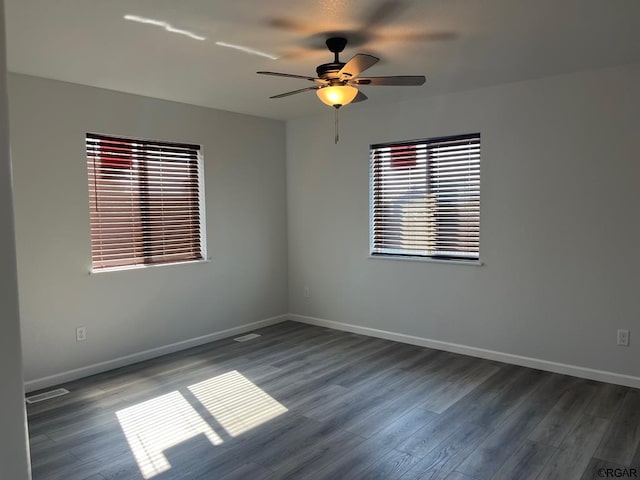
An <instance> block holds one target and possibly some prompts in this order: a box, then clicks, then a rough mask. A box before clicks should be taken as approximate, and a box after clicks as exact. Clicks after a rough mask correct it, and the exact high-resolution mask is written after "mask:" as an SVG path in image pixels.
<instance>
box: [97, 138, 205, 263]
mask: <svg viewBox="0 0 640 480" xmlns="http://www.w3.org/2000/svg"><path fill="white" fill-rule="evenodd" d="M86 152H87V169H88V178H89V204H90V218H91V257H92V266H93V269H94V270H99V269H104V268H110V267H122V266H134V265H148V264H162V263H173V262H182V261H190V260H199V259H202V258H203V257H204V252H203V242H202V230H203V227H202V221H203V218H202V215H201V204H202V201H201V196H202V195H201V191H202V186H201V182H200V177H201V172H200V169H201V161H200V147H199V146H198V145H188V144H178V143H165V142H156V141H151V140H137V139H127V138H118V137H109V136H105V135H97V134H92V133H90V134H87V136H86Z"/></svg>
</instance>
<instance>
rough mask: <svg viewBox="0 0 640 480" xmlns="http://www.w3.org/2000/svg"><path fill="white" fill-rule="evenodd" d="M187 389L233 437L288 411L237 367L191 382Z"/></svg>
mask: <svg viewBox="0 0 640 480" xmlns="http://www.w3.org/2000/svg"><path fill="white" fill-rule="evenodd" d="M189 390H190V391H191V393H193V395H194V396H195V397H196V398H197V399H198V400H199V401H200V403H202V405H204V406H205V407H206V409H207V410H208V411H209V413H211V415H212V416H213V417H214V418H215V419H216V421H217V422H218V423H219V424H220V425H221V426H222V428H224V429H225V430H226V432H227V433H228V434H229V435H231V436H232V437H236V436H238V435H241V434H242V433H244V432H246V431H248V430H251V429H252V428H255V427H257V426H259V425H262V424H263V423H265V422H267V421H269V420H271V419H273V418H275V417H277V416H279V415H282V414H283V413H285V412H286V411H287V408H286V407H285V406H284V405H282V404H281V403H279V402H277V401H276V400H274V399H273V398H272V397H270V396H269V395H268V394H267V393H266V392H265V391H264V390H262V389H261V388H260V387H258V386H256V385H255V384H254V383H252V382H251V381H250V380H249V379H247V378H246V377H245V376H243V375H242V374H241V373H240V372H238V371H236V370H233V371H231V372H228V373H225V374H223V375H218V376H217V377H213V378H210V379H209V380H205V381H203V382H200V383H197V384H195V385H192V386H190V387H189Z"/></svg>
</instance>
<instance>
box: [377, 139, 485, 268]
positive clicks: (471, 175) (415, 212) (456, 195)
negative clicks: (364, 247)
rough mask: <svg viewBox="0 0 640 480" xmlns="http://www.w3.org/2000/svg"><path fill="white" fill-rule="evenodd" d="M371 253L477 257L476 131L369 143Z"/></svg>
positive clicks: (442, 257) (473, 258) (478, 158)
mask: <svg viewBox="0 0 640 480" xmlns="http://www.w3.org/2000/svg"><path fill="white" fill-rule="evenodd" d="M370 182H371V190H370V194H371V205H370V208H371V213H370V215H371V216H370V222H371V234H370V237H371V255H373V256H376V255H384V256H389V255H393V256H399V257H401V256H404V257H430V258H437V259H451V260H478V259H479V246H480V134H479V133H477V134H471V135H461V136H456V137H445V138H434V139H429V140H417V141H409V142H400V143H387V144H380V145H372V146H371V149H370Z"/></svg>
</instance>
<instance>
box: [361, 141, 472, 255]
mask: <svg viewBox="0 0 640 480" xmlns="http://www.w3.org/2000/svg"><path fill="white" fill-rule="evenodd" d="M466 140H471V141H474V140H475V141H477V142H478V146H479V148H480V155H479V158H478V160H477V165H478V167H477V168H478V174H477V175H478V186H477V192H478V207H477V211H478V221H477V228H478V233H477V242H478V247H477V256H475V257H467V258H465V257H464V256H451V255H429V254H419V253H417V252H416V253H415V254H414V253H411V254H409V253H394V252H391V251H384V252H376V251H375V250H376V249H379V248H380V247H376V243H375V227H376V217H375V203H376V199H375V193H376V188H375V186H374V184H375V179H376V178H378V177H376V175H375V173H374V163H375V159H374V150H375V149H380V148H386V147H410V146H412V145H421V144H425V145H426V146H427V147H426V148H427V149H428V148H429V147H428V146H429V145H430V144H438V143H443V142H455V141H466ZM481 161H482V156H481V134H480V132H475V133H468V134H459V135H447V136H440V137H431V138H423V139H414V140H403V141H395V142H384V143H376V144H371V145H369V245H368V258H369V259H382V260H400V261H417V262H427V263H450V264H458V265H475V266H482V265H484V263H483V262H482V260H481V257H480V233H481V228H480V224H481V203H480V199H481V194H480V192H481V188H480V182H481V163H482V162H481ZM426 172H427V178H426V179H425V183H426V185H427V186H428V182H429V179H428V178H429V177H428V170H426ZM387 250H392V249H390V248H389V249H387ZM398 250H400V249H398Z"/></svg>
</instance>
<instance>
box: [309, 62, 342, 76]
mask: <svg viewBox="0 0 640 480" xmlns="http://www.w3.org/2000/svg"><path fill="white" fill-rule="evenodd" d="M344 66H345V64H344V63H342V62H338V63H323V64H322V65H318V66H317V67H316V73H317V74H318V77H320V78H322V79H324V80H332V79H337V78H339V75H338V72H340V70H342V67H344Z"/></svg>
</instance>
